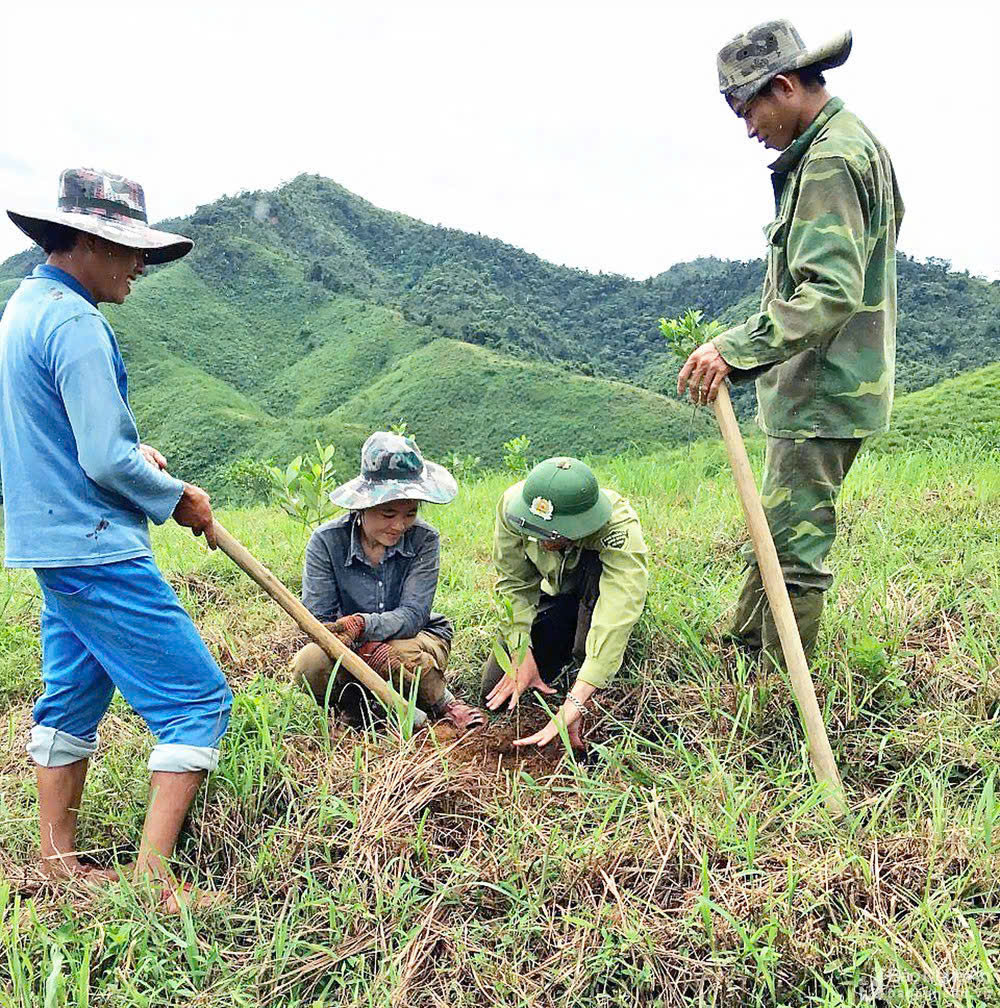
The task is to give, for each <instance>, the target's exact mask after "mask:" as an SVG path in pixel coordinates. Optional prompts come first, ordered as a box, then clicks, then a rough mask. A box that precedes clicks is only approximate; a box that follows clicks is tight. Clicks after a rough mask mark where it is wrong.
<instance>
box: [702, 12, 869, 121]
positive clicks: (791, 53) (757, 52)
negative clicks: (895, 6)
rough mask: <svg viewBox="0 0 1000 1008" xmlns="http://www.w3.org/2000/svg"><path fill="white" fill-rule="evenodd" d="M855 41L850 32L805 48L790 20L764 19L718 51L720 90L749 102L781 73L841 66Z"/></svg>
mask: <svg viewBox="0 0 1000 1008" xmlns="http://www.w3.org/2000/svg"><path fill="white" fill-rule="evenodd" d="M852 41H853V39H852V36H851V33H850V32H849V31H848V32H844V33H843V34H842V35H838V36H837V37H836V38H834V39H832V40H831V41H829V42H827V43H826V45H822V46H820V47H819V48H818V49H806V46H805V43H804V42H803V41H802V36H801V35H799V33H798V32H797V31H796V30H795V26H794V25H793V24H792V23H791V21H786V20H784V19H782V20H780V21H765V22H764V24H759V25H757V27H756V28H751V29H750V30H749V31H748V32H744V33H743V34H742V35H737V36H736V38H734V39H733V40H732V41H731V42H728V43H727V44H726V45H725V46H723V48H722V49H721V50H720V51H719V60H718V62H719V90H720V91H721V92H722V93H723V94H724V95H725V96H726V98H727V99H732V100H735V101H738V102H748V101H750V99H751V98H753V97H754V95H756V94H758V93H759V92H760V91H761V89H763V88H764V87H766V86H767V85H768V84H769V83H770V82H771V81H772V80H773V79H774V78H775V77H777V76H778V74H780V73H786V72H787V71H789V70H803V69H804V68H805V67H815V68H816V69H817V70H829V69H830V68H831V67H838V66H840V65H841V64H842V63H844V62H846V60H847V57H848V56H849V55H850V54H851V44H852Z"/></svg>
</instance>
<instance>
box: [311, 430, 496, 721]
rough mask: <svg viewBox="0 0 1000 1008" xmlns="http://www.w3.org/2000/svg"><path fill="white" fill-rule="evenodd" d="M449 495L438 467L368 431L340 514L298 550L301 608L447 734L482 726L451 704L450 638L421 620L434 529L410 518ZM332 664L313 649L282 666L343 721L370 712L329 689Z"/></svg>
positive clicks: (468, 710) (472, 712)
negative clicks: (412, 698) (450, 728)
mask: <svg viewBox="0 0 1000 1008" xmlns="http://www.w3.org/2000/svg"><path fill="white" fill-rule="evenodd" d="M457 493H458V486H457V485H456V483H455V480H454V478H453V477H452V475H451V473H449V472H448V470H447V469H445V468H444V466H440V465H436V464H435V463H433V462H427V461H425V460H424V457H423V456H422V455H421V454H420V449H419V448H417V445H416V443H415V442H414V441H413V440H412V439H411V438H408V437H402V436H400V435H398V434H389V433H386V432H385V431H377V432H376V433H374V434H372V435H371V436H370V437H369V438H368V440H367V441H365V443H364V447H363V448H362V449H361V474H360V475H359V476H358V477H357V478H355V479H353V480H351V481H350V482H348V483H344V484H343V485H341V486H339V487H337V489H336V490H334V491H333V493H332V494H331V495H330V499H331V500H332V501H333V503H334V504H339V505H340V506H341V507H344V508H348V509H349V510H348V513H347V514H345V515H341V516H340V517H339V518H334V519H333V520H332V521H328V522H326V523H325V524H324V525H321V526H320V527H319V528H318V529H316V531H315V532H313V534H312V536H311V537H310V539H309V544H308V545H307V546H306V559H305V570H304V573H303V577H302V602H303V604H304V605H305V606H306V608H307V609H308V610H309V611H310V612H311V613H312V614H313V615H314V616H315V617H316V618H317V619H319V620H322V621H323V622H325V623H327V625H328V626H329V627H330V629H331V630H332V631H333V632H334V633H335V634H337V636H338V637H339V638H340V639H341V640H342V641H343V642H344V643H345V644H346V645H347V646H348V647H351V648H353V649H354V650H355V651H356V652H357V653H358V654H359V655H360V656H361V657H362V658H364V659H365V661H366V662H368V664H369V665H370V666H371V667H372V668H373V669H374V670H375V671H376V672H377V673H378V674H379V675H381V676H382V677H383V678H384V679H387V680H388V679H389V678H390V672H391V675H392V679H391V681H392V684H393V686H395V687H396V689H397V690H399V691H400V692H401V693H402V694H403V696H406V697H408V696H409V695H410V693H411V691H412V690H413V687H414V680H417V684H416V703H417V706H418V707H419V708H420V709H421V710H423V711H425V712H426V713H427V714H428V715H430V716H431V717H437V718H443V719H445V720H447V721H450V722H451V723H452V724H454V725H455V726H456V727H457V728H460V729H463V730H465V729H470V728H475V727H478V726H479V725H482V724H484V723H485V720H486V719H485V715H484V713H483V712H482V711H481V710H479V709H478V708H476V707H471V706H469V705H468V704H465V703H462V701H461V700H458V699H457V698H456V697H455V696H454V695H453V694H452V693H451V691H450V690H449V689H448V687H447V685H446V683H445V677H444V670H445V667H446V666H447V664H448V657H449V654H450V652H451V639H452V635H453V633H454V630H453V627H452V625H451V623H450V622H449V621H448V620H447V619H446V618H445V617H444V616H442V615H441V614H440V613H435V612H431V604H432V603H433V601H434V594H435V592H436V591H437V583H438V572H439V569H440V537H439V535H438V532H437V530H436V529H435V528H434V527H433V526H431V525H429V524H428V523H427V522H425V521H423V520H422V519H421V518H419V517H417V511H418V509H419V507H420V502H421V501H428V502H430V503H433V504H447V503H448V502H449V501H450V500H452V499H454V497H455V495H456V494H457ZM332 670H333V662H331V661H330V658H329V656H328V655H327V654H326V652H325V651H323V649H322V648H321V647H320V646H319V645H318V644H313V643H310V644H307V645H306V646H305V647H304V648H302V649H301V650H300V651H299V652H298V654H296V655H295V657H294V658H293V659H292V672H293V675H294V677H295V678H296V679H297V680H298V681H299V682H301V683H302V684H303V686H305V687H306V688H307V689H308V690H310V692H311V693H312V694H313V696H314V697H316V699H317V700H319V701H320V702H321V703H322V702H325V701H326V699H327V698H329V699H330V700H332V701H333V703H334V704H335V705H336V706H337V707H338V708H341V709H343V710H345V711H346V712H347V713H348V714H354V715H355V716H357V715H359V714H360V715H361V716H362V717H364V715H365V713H366V712H372V713H374V712H377V711H379V709H380V708H379V705H378V703H377V701H375V700H374V698H373V697H372V696H371V694H370V693H369V692H368V691H367V690H366V689H365V688H364V687H363V686H362V685H361V683H359V682H358V681H357V680H355V679H354V678H353V676H351V675H350V673H348V672H347V671H346V670H343V669H341V670H339V671H338V672H337V674H336V676H334V678H333V682H332V683H331V682H330V674H331V672H332Z"/></svg>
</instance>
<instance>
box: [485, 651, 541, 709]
mask: <svg viewBox="0 0 1000 1008" xmlns="http://www.w3.org/2000/svg"><path fill="white" fill-rule="evenodd" d="M529 689H534V690H538V692H539V693H545V694H552V693H555V690H554V689H553V688H552V687H551V686H549V685H548V684H547V683H546V682H545V681H544V680H543V679H542V676H541V673H540V672H539V671H538V666H537V665H536V664H535V656H534V655H533V654H532V653H531V648H528V651H527V653H526V654H525V656H524V661H522V662H521V665H520V667H519V668H518V670H517V672H516V674H515V675H513V676H510V675H505V676H504V677H503V678H502V679H501V680H500V682H498V683H497V684H496V686H494V687H493V689H491V690H490V692H489V695H488V696H487V697H486V706H487V707H488V708H489V709H490V710H491V711H495V710H499V709H500V708H501V707H502V706H503V704H504V701H505V700H507V699H508V698H509V699H510V703H509V704H508V705H507V710H513V709H514V708H515V707H516V706H517V704H518V701H519V700H520V699H521V694H522V693H523V692H524V691H525V690H529Z"/></svg>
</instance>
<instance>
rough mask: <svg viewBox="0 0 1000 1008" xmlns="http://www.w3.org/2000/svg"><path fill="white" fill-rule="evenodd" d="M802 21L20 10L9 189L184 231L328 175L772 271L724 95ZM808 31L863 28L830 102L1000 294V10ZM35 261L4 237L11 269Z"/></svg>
mask: <svg viewBox="0 0 1000 1008" xmlns="http://www.w3.org/2000/svg"><path fill="white" fill-rule="evenodd" d="M82 11H85V13H81V12H82ZM903 11H905V15H904V14H903V13H902V12H903ZM781 13H782V12H781V11H780V10H776V9H775V8H774V7H773V6H772V5H771V4H764V3H760V2H757V0H750V2H735V0H725V2H715V3H712V4H700V5H693V6H691V7H690V8H687V7H685V8H683V9H681V10H676V9H672V5H669V4H665V3H663V2H662V0H657V2H656V3H639V2H631V0H618V2H616V3H611V2H610V0H603V2H593V0H589V2H588V0H578V2H574V3H570V2H555V0H549V2H546V0H534V2H531V3H524V2H520V0H519V2H504V3H489V4H485V3H474V2H471V0H466V2H462V3H440V2H421V3H415V2H412V0H411V2H409V3H404V2H389V0H383V2H381V3H379V4H377V5H376V4H360V3H334V2H329V3H322V4H306V3H295V2H286V3H282V4H267V5H263V4H262V5H258V6H254V5H248V4H246V3H239V4H236V3H233V4H230V3H215V4H205V3H199V4H195V3H188V2H182V0H175V2H173V3H171V4H170V5H166V4H148V5H140V4H135V3H130V4H124V3H117V2H116V3H103V4H102V3H91V4H88V5H87V6H86V7H85V8H81V7H80V6H79V5H77V4H58V3H48V4H45V5H42V4H36V5H34V6H33V7H27V6H23V5H22V6H19V7H18V8H15V9H14V10H13V11H6V12H5V26H4V29H5V30H4V35H5V46H4V50H5V51H4V56H3V60H2V61H0V75H2V76H0V86H2V93H3V94H4V95H5V98H6V110H5V117H4V119H5V121H4V127H3V141H2V149H0V185H2V191H3V193H4V198H5V200H6V202H7V205H10V206H18V205H28V206H31V205H37V204H42V205H48V204H50V203H51V202H52V200H53V198H54V190H55V183H56V179H57V177H58V173H59V171H60V169H61V168H63V167H65V166H68V165H90V166H95V167H106V168H109V169H111V170H114V171H121V172H123V173H125V174H127V175H130V176H131V177H133V178H136V179H138V180H139V181H141V182H142V183H143V185H144V186H145V188H146V194H147V199H148V202H149V208H150V213H151V215H152V216H153V217H164V216H172V215H177V214H184V213H188V212H190V211H191V210H192V209H193V208H194V207H195V206H196V205H197V204H200V203H207V202H210V201H212V200H214V199H216V198H217V197H218V196H220V195H222V194H223V193H227V192H228V193H232V192H237V191H240V190H243V189H257V188H272V187H274V186H276V185H278V184H280V183H281V182H283V181H287V180H289V179H290V178H292V177H294V176H295V175H297V174H298V173H299V172H303V171H308V172H316V173H319V174H322V175H327V176H329V177H330V178H333V179H335V180H336V181H337V182H340V183H341V184H342V185H345V186H346V187H347V188H349V189H351V190H353V191H354V192H357V193H358V194H359V195H361V196H363V197H365V198H367V199H369V200H371V201H372V202H374V203H376V204H378V205H380V206H384V207H387V208H389V209H392V210H398V211H401V212H404V213H408V214H411V215H413V216H415V217H420V218H422V219H424V220H427V221H430V222H431V223H442V224H446V225H449V226H452V227H458V228H462V229H465V230H470V231H481V232H483V233H485V234H490V235H493V236H496V237H499V238H502V239H504V240H505V241H508V242H511V243H513V244H515V245H519V246H522V247H524V248H527V249H528V250H529V251H532V252H535V253H537V254H539V255H541V256H543V257H545V258H547V259H551V260H553V261H555V262H558V263H566V264H569V265H573V266H582V267H585V268H587V269H591V270H595V271H596V270H599V269H603V270H604V271H606V272H622V273H627V274H630V275H634V276H645V275H648V274H651V273H657V272H659V271H661V270H663V269H665V268H667V267H668V266H669V265H671V264H672V263H674V262H677V261H680V260H685V259H690V258H693V257H694V256H697V255H709V254H715V255H720V256H728V257H737V258H747V257H752V256H757V255H759V254H760V253H761V248H762V242H761V231H760V229H761V226H762V225H763V224H764V223H766V222H767V220H768V219H769V217H770V214H771V211H772V204H771V196H770V185H769V181H768V173H767V171H766V168H765V167H764V166H765V164H766V162H767V160H769V159H770V157H769V155H767V153H766V152H764V151H763V149H762V148H758V147H757V146H756V145H755V144H753V143H752V142H750V141H748V140H747V139H746V137H745V135H744V134H743V132H742V126H741V124H740V123H739V122H738V121H737V120H736V119H735V118H734V117H733V116H732V114H731V113H730V112H729V111H728V109H727V108H726V106H725V104H724V103H723V102H722V101H721V99H720V98H719V96H718V94H717V84H716V78H715V53H716V51H717V50H718V48H719V47H720V46H721V45H723V44H724V43H725V42H726V41H727V40H728V38H729V37H730V36H732V35H733V34H735V33H736V32H737V31H739V30H742V29H744V28H746V27H749V26H750V25H751V24H753V23H755V22H757V21H760V20H764V19H766V18H768V17H772V16H775V15H776V14H777V15H779V16H780V15H781ZM796 23H797V25H798V27H799V28H800V31H801V32H802V34H803V36H804V37H805V39H806V42H807V43H810V44H815V43H818V42H820V41H821V40H822V39H824V38H825V37H827V36H830V35H833V34H835V33H836V32H838V31H840V30H842V29H843V28H845V27H851V28H853V30H854V33H855V48H854V54H853V55H852V57H851V60H850V61H849V62H848V63H847V65H846V66H845V67H844V68H842V69H840V70H836V71H832V72H831V74H830V75H829V76H830V81H831V85H832V90H833V91H834V92H835V93H837V94H840V95H842V96H843V97H844V98H845V99H846V100H847V101H848V103H849V104H850V106H851V107H852V108H853V109H854V110H855V111H856V112H858V114H860V115H861V117H862V118H863V119H865V121H866V122H867V123H868V124H869V125H870V126H871V127H872V129H873V130H874V131H875V132H876V133H877V134H878V135H879V136H880V137H881V138H882V140H883V141H884V142H885V143H886V145H887V146H888V147H889V149H890V151H891V152H892V154H893V158H894V161H895V164H896V169H897V173H898V175H899V178H900V185H901V188H902V190H903V195H904V198H905V201H906V204H907V216H906V220H905V222H904V225H903V233H902V242H901V247H902V248H903V250H904V251H906V252H909V253H911V254H914V255H918V256H921V257H923V256H927V255H938V256H944V257H946V258H950V259H952V260H953V262H954V263H955V265H956V267H958V268H968V269H970V270H971V271H972V272H975V273H982V274H988V275H990V276H1000V253H998V252H997V242H996V227H997V224H998V223H1000V197H998V196H997V187H996V181H995V179H996V165H997V163H998V155H1000V149H998V141H997V139H996V134H995V131H994V128H993V123H994V122H995V115H994V114H993V112H992V105H993V103H994V101H995V84H994V83H993V81H992V79H991V75H992V74H993V72H994V70H993V68H994V67H995V65H996V56H995V53H994V48H995V43H996V39H997V37H998V35H1000V15H998V13H997V7H996V5H995V4H986V3H979V2H970V0H964V2H956V3H953V4H950V5H948V6H947V7H941V6H940V5H939V4H930V3H917V2H911V3H909V4H907V5H905V7H904V6H902V5H900V4H897V3H883V4H879V3H875V2H871V0H869V2H860V0H844V2H841V3H839V4H837V5H836V6H831V5H828V6H826V7H819V8H815V9H814V10H811V11H810V12H809V13H807V14H805V15H803V16H797V19H796ZM24 244H25V243H24V241H23V239H22V238H21V237H20V236H19V233H18V232H17V231H16V230H15V229H14V228H13V226H12V225H5V226H3V227H2V228H0V256H5V255H8V254H11V253H13V252H16V251H18V250H19V249H20V248H22V247H24Z"/></svg>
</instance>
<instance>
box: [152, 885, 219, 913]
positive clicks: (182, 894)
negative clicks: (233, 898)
mask: <svg viewBox="0 0 1000 1008" xmlns="http://www.w3.org/2000/svg"><path fill="white" fill-rule="evenodd" d="M160 885H161V886H162V888H161V889H160V900H159V909H160V910H161V911H162V912H163V913H165V914H172V915H174V916H176V915H177V914H179V913H180V912H181V909H182V908H187V909H188V910H190V911H191V912H194V911H195V910H214V909H216V908H217V907H222V906H225V905H226V904H227V903H228V902H229V897H228V896H227V895H226V894H225V893H218V892H216V893H213V892H198V890H197V889H195V887H194V886H192V885H191V884H190V883H188V882H178V883H176V884H174V885H170V884H168V883H166V882H161V883H160Z"/></svg>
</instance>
